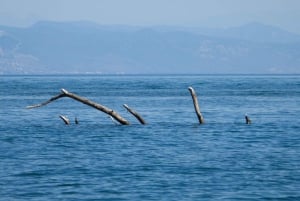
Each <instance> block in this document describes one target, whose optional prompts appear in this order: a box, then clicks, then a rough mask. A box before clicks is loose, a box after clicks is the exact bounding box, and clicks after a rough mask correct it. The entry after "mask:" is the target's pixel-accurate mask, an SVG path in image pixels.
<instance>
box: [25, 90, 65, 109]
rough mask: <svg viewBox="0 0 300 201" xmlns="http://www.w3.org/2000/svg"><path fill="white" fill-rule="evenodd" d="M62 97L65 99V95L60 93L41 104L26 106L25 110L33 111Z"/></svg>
mask: <svg viewBox="0 0 300 201" xmlns="http://www.w3.org/2000/svg"><path fill="white" fill-rule="evenodd" d="M62 97H66V95H65V94H63V93H61V94H58V95H57V96H53V97H52V98H50V99H49V100H47V101H45V102H43V103H40V104H36V105H31V106H27V107H26V108H27V109H33V108H37V107H42V106H44V105H47V104H48V103H51V102H52V101H55V100H57V99H59V98H62Z"/></svg>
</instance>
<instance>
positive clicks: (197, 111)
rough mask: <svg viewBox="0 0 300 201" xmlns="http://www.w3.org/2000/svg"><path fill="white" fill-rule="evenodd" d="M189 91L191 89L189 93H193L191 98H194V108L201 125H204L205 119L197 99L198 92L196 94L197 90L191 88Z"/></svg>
mask: <svg viewBox="0 0 300 201" xmlns="http://www.w3.org/2000/svg"><path fill="white" fill-rule="evenodd" d="M188 89H189V91H190V93H191V96H192V99H193V103H194V108H195V112H196V114H197V117H198V120H199V123H200V124H203V123H204V118H203V116H202V114H201V112H200V108H199V104H198V99H197V95H196V92H195V90H194V89H193V88H192V87H189V88H188Z"/></svg>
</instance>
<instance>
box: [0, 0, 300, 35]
mask: <svg viewBox="0 0 300 201" xmlns="http://www.w3.org/2000/svg"><path fill="white" fill-rule="evenodd" d="M42 20H49V21H82V20H84V21H92V22H96V23H98V24H123V25H139V26H154V25H170V26H198V27H209V28H227V27H232V26H240V25H243V24H247V23H250V22H260V23H263V24H268V25H273V26H278V27H281V28H283V29H285V30H287V31H290V32H294V33H298V34H300V23H299V20H300V0H0V24H1V25H9V26H30V25H32V24H34V23H35V22H37V21H42Z"/></svg>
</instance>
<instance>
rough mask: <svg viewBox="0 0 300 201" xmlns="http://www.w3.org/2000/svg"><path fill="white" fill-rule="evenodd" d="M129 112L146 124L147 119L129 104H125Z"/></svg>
mask: <svg viewBox="0 0 300 201" xmlns="http://www.w3.org/2000/svg"><path fill="white" fill-rule="evenodd" d="M123 106H124V107H125V108H126V110H127V111H128V112H130V113H131V114H132V115H133V116H134V117H135V118H136V119H137V120H138V121H139V122H140V123H141V124H146V121H145V120H144V119H143V118H142V117H141V115H140V114H139V113H137V112H136V111H135V110H133V109H131V108H130V107H129V106H128V105H126V104H124V105H123Z"/></svg>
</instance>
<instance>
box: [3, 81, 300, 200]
mask: <svg viewBox="0 0 300 201" xmlns="http://www.w3.org/2000/svg"><path fill="white" fill-rule="evenodd" d="M189 86H192V87H193V88H194V89H195V91H196V93H197V95H198V100H199V104H200V108H201V111H202V114H203V116H204V119H205V124H203V125H199V123H198V120H197V117H196V114H195V111H194V107H193V102H192V98H191V95H190V93H189V91H188V87H189ZM61 88H64V89H66V90H68V91H70V92H72V93H75V94H78V95H80V96H83V97H85V98H88V99H90V100H93V101H95V102H97V103H100V104H102V105H104V106H106V107H109V108H111V109H113V110H114V111H117V112H118V113H119V114H120V115H121V116H123V117H124V118H125V119H127V120H128V121H130V123H131V124H130V125H127V126H125V125H118V124H116V123H115V122H113V121H112V120H111V118H110V117H109V116H108V115H107V114H105V113H103V112H100V111H98V110H95V109H94V108H91V107H89V106H87V105H84V104H82V103H79V102H77V101H75V100H73V99H70V98H61V99H58V100H56V101H54V102H52V103H50V104H48V105H46V106H43V107H40V108H35V109H26V106H29V105H34V104H38V103H41V102H44V101H46V100H48V99H49V98H51V97H52V96H55V95H57V94H59V93H60V90H61ZM123 104H127V105H128V106H129V107H131V108H133V109H135V110H136V111H137V112H138V113H139V114H140V115H141V116H142V117H143V118H144V119H145V120H146V122H147V125H140V124H139V122H138V121H137V120H136V119H135V118H134V117H133V116H132V115H131V114H130V113H128V112H126V110H125V109H124V108H123V106H122V105H123ZM245 114H247V115H248V116H249V117H250V118H251V120H252V124H250V125H247V124H245V118H244V115H245ZM59 115H64V116H67V117H68V118H69V119H70V120H71V124H70V125H65V124H64V123H63V121H62V120H61V119H60V118H59ZM75 117H76V118H77V119H78V121H79V124H75V123H74V119H75ZM0 200H36V201H40V200H300V76H299V75H290V76H286V75H276V76H275V75H274V76H270V75H135V76H134V75H115V76H113V75H110V76H109V75H94V76H91V75H90V76H86V75H85V76H84V75H76V76H75V75H74V76H71V75H70V76H62V75H61V76H58V75H52V76H50V75H49V76H29V75H27V76H4V75H2V76H0Z"/></svg>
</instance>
